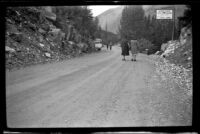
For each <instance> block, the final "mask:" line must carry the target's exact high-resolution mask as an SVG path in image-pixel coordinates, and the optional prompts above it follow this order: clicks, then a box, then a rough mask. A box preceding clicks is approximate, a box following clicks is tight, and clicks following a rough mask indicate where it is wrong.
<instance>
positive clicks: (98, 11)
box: [88, 5, 118, 17]
mask: <svg viewBox="0 0 200 134" xmlns="http://www.w3.org/2000/svg"><path fill="white" fill-rule="evenodd" d="M116 7H118V6H104V5H102V6H88V8H89V9H91V11H92V14H93V16H94V17H96V16H97V15H99V14H101V13H103V12H104V11H106V10H108V9H110V8H116Z"/></svg>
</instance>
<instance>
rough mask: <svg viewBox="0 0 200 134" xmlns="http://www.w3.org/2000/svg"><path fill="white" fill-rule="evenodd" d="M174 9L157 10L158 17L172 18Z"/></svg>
mask: <svg viewBox="0 0 200 134" xmlns="http://www.w3.org/2000/svg"><path fill="white" fill-rule="evenodd" d="M172 14H173V10H156V19H172Z"/></svg>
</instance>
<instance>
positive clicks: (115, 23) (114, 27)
mask: <svg viewBox="0 0 200 134" xmlns="http://www.w3.org/2000/svg"><path fill="white" fill-rule="evenodd" d="M122 10H123V6H120V7H116V8H113V9H109V10H107V11H105V12H103V13H102V14H100V15H98V16H97V17H98V19H99V24H100V26H101V28H102V29H103V30H106V23H107V30H108V31H109V32H113V33H117V31H118V27H119V25H120V19H121V14H122Z"/></svg>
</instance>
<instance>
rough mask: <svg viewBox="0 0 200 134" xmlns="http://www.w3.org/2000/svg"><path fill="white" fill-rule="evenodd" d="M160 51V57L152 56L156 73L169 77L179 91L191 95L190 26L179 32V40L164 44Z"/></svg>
mask: <svg viewBox="0 0 200 134" xmlns="http://www.w3.org/2000/svg"><path fill="white" fill-rule="evenodd" d="M161 51H164V52H163V53H162V55H161V56H159V55H153V56H152V57H153V58H154V59H156V60H155V61H156V62H155V65H156V71H157V72H158V73H159V74H161V75H165V76H169V78H170V79H172V80H173V81H174V82H176V83H177V85H178V86H179V87H180V88H181V89H184V90H185V91H186V92H187V93H188V94H190V95H191V94H192V81H193V80H192V77H193V76H192V71H193V69H192V35H191V26H190V25H189V26H188V27H187V28H183V29H182V30H181V35H180V38H179V40H175V41H169V42H167V43H164V44H163V45H162V46H161Z"/></svg>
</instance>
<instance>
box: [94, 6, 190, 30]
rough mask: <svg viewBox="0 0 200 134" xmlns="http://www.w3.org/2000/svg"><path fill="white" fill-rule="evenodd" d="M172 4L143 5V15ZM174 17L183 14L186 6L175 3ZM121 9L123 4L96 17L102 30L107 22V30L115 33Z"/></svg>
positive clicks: (153, 14) (118, 24)
mask: <svg viewBox="0 0 200 134" xmlns="http://www.w3.org/2000/svg"><path fill="white" fill-rule="evenodd" d="M172 8H173V5H154V6H152V5H148V6H147V5H144V6H143V9H144V11H145V15H146V16H148V15H150V16H155V15H156V14H155V13H156V10H157V9H172ZM175 9H176V18H177V17H179V16H182V15H183V12H184V10H185V9H186V7H185V6H184V5H176V6H175ZM122 11H123V6H120V7H117V8H113V9H109V10H107V11H105V12H103V13H102V14H100V15H99V16H97V17H98V19H99V24H100V26H101V28H102V29H103V30H106V23H107V30H108V31H110V32H113V33H117V31H118V27H119V26H120V19H121V15H122Z"/></svg>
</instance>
